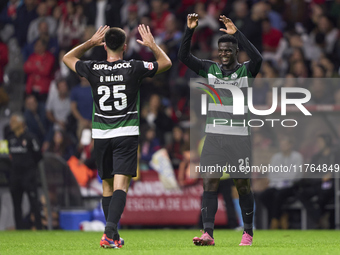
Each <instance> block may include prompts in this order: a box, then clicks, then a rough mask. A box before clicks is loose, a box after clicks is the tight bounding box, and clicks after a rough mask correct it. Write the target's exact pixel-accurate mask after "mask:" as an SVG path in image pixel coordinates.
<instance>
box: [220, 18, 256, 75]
mask: <svg viewBox="0 0 340 255" xmlns="http://www.w3.org/2000/svg"><path fill="white" fill-rule="evenodd" d="M220 21H222V22H223V23H224V25H225V27H226V28H225V29H224V28H221V29H220V31H222V32H225V33H227V34H230V35H234V36H235V38H236V39H237V41H238V42H239V44H240V45H242V47H243V49H244V50H245V51H246V52H247V55H248V56H249V58H250V62H249V71H250V72H251V74H252V75H253V76H256V75H257V73H258V72H259V71H260V68H261V64H262V56H261V53H260V52H259V51H258V50H257V49H256V48H255V46H254V45H253V44H252V43H251V42H249V41H248V39H247V38H246V37H245V35H244V34H243V33H242V32H241V31H240V30H238V29H237V28H236V26H235V25H234V23H233V22H232V21H231V20H230V19H228V18H227V17H226V16H224V15H221V16H220Z"/></svg>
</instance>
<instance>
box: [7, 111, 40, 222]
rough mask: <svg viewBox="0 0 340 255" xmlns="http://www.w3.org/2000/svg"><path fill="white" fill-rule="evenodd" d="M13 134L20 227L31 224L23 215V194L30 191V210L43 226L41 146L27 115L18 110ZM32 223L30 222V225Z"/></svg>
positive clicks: (14, 192) (14, 195)
mask: <svg viewBox="0 0 340 255" xmlns="http://www.w3.org/2000/svg"><path fill="white" fill-rule="evenodd" d="M10 128H11V131H12V134H11V135H10V136H9V137H8V141H9V143H8V146H9V153H10V159H11V162H12V169H11V171H10V172H11V176H10V191H11V195H12V202H13V207H14V217H15V225H16V229H24V228H27V226H25V224H24V221H23V219H22V218H23V215H22V208H21V206H22V205H21V203H22V198H23V194H24V192H26V193H27V195H28V199H29V202H30V213H33V214H34V223H35V224H34V225H35V227H36V229H42V225H41V215H40V203H39V197H38V192H37V169H38V163H39V161H40V160H41V158H42V156H41V152H40V146H39V144H38V143H37V141H36V140H35V138H34V136H33V135H32V134H31V133H30V132H29V131H28V130H27V129H26V128H25V120H24V117H23V116H22V115H21V114H19V113H14V114H12V116H11V119H10ZM29 227H30V226H29Z"/></svg>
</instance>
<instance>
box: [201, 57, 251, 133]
mask: <svg viewBox="0 0 340 255" xmlns="http://www.w3.org/2000/svg"><path fill="white" fill-rule="evenodd" d="M204 65H205V66H206V68H205V70H206V71H205V70H201V71H200V73H199V74H200V75H201V76H202V77H205V78H207V79H208V83H209V85H210V86H211V87H212V88H214V89H215V90H216V92H217V94H218V95H219V96H220V99H221V101H222V105H221V104H220V102H219V99H218V97H217V95H215V93H212V95H213V97H214V99H215V101H216V104H215V103H214V100H213V99H212V98H211V97H208V98H209V100H208V114H207V120H206V127H205V132H206V133H210V134H224V135H242V136H245V135H250V128H249V127H248V105H247V88H248V87H249V81H250V78H252V75H251V73H250V72H249V71H248V69H247V64H240V65H238V66H237V67H236V68H235V69H234V70H232V71H233V72H228V73H229V74H226V73H225V72H224V70H222V69H221V68H220V66H219V65H218V64H217V63H214V62H211V61H206V63H205V64H204ZM225 85H231V86H236V87H238V88H240V89H241V90H242V92H243V95H244V103H243V105H244V112H245V114H244V115H234V114H233V100H236V99H235V98H233V96H232V94H231V92H230V91H229V90H228V89H226V88H225ZM214 120H215V124H214ZM216 120H225V121H216ZM225 122H226V123H225Z"/></svg>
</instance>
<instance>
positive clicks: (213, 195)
mask: <svg viewBox="0 0 340 255" xmlns="http://www.w3.org/2000/svg"><path fill="white" fill-rule="evenodd" d="M217 206H218V202H217V192H216V191H204V192H203V199H202V209H201V213H202V221H203V229H204V231H205V232H207V233H208V234H209V235H210V236H211V237H212V238H214V237H213V233H214V223H215V214H216V212H217Z"/></svg>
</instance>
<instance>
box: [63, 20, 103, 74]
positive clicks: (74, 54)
mask: <svg viewBox="0 0 340 255" xmlns="http://www.w3.org/2000/svg"><path fill="white" fill-rule="evenodd" d="M108 29H110V27H109V26H104V27H102V26H101V27H100V28H98V30H97V32H96V33H95V34H94V35H93V36H92V37H91V39H89V40H87V41H86V42H84V43H83V44H81V45H79V46H77V47H75V48H74V49H72V50H70V51H69V52H67V53H66V54H65V56H64V57H63V62H64V64H65V65H66V66H67V67H68V68H70V69H71V70H72V71H73V72H76V63H77V62H78V61H79V60H80V58H81V57H82V56H83V55H84V53H85V52H86V51H88V50H89V49H91V48H93V47H95V46H103V45H104V41H103V40H104V36H105V33H106V31H107V30H108Z"/></svg>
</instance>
